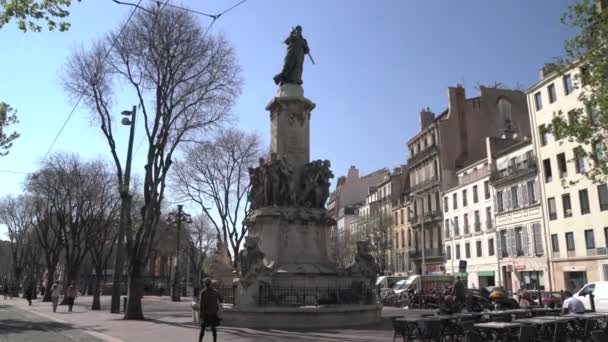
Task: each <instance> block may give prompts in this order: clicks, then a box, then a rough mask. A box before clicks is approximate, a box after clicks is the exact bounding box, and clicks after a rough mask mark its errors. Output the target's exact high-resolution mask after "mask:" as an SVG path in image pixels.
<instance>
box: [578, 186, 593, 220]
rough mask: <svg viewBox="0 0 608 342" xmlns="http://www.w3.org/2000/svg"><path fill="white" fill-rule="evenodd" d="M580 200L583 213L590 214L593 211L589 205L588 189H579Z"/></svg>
mask: <svg viewBox="0 0 608 342" xmlns="http://www.w3.org/2000/svg"><path fill="white" fill-rule="evenodd" d="M578 200H579V202H580V203H581V215H585V214H589V212H590V211H591V209H590V207H589V194H588V193H587V189H583V190H579V191H578Z"/></svg>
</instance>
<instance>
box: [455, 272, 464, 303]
mask: <svg viewBox="0 0 608 342" xmlns="http://www.w3.org/2000/svg"><path fill="white" fill-rule="evenodd" d="M454 297H456V302H457V303H459V304H464V303H465V301H466V290H465V288H464V284H463V283H462V281H461V280H460V277H456V282H455V283H454Z"/></svg>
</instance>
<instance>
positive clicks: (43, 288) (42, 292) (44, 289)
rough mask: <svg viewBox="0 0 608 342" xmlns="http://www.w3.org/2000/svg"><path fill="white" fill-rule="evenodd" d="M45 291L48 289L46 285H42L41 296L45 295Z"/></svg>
mask: <svg viewBox="0 0 608 342" xmlns="http://www.w3.org/2000/svg"><path fill="white" fill-rule="evenodd" d="M45 291H46V287H44V285H40V296H42V297H44V292H45Z"/></svg>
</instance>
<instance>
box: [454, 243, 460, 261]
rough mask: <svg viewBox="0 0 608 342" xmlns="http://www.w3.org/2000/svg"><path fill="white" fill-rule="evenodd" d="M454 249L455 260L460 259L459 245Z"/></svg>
mask: <svg viewBox="0 0 608 342" xmlns="http://www.w3.org/2000/svg"><path fill="white" fill-rule="evenodd" d="M455 249H456V260H458V259H460V244H458V245H456V246H455Z"/></svg>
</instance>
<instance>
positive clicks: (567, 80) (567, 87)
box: [562, 74, 573, 96]
mask: <svg viewBox="0 0 608 342" xmlns="http://www.w3.org/2000/svg"><path fill="white" fill-rule="evenodd" d="M562 79H563V81H564V95H566V96H568V95H570V94H571V93H572V89H573V87H572V76H570V74H567V75H564V76H563V78H562Z"/></svg>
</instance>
